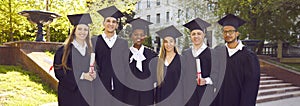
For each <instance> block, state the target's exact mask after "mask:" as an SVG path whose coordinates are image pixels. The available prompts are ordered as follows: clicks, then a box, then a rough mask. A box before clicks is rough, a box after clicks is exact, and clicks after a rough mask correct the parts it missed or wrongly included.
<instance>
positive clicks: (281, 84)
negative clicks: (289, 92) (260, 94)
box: [259, 83, 292, 90]
mask: <svg viewBox="0 0 300 106" xmlns="http://www.w3.org/2000/svg"><path fill="white" fill-rule="evenodd" d="M288 86H292V84H291V83H278V84H267V85H259V90H263V89H271V88H282V87H288Z"/></svg>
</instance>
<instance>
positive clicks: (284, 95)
mask: <svg viewBox="0 0 300 106" xmlns="http://www.w3.org/2000/svg"><path fill="white" fill-rule="evenodd" d="M298 96H300V91H292V92H287V93H280V94H273V95H264V96H258V97H257V99H256V103H262V102H269V101H275V100H279V99H285V98H291V97H298Z"/></svg>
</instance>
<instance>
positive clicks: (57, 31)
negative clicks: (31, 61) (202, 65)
mask: <svg viewBox="0 0 300 106" xmlns="http://www.w3.org/2000/svg"><path fill="white" fill-rule="evenodd" d="M136 1H137V0H101V1H99V0H49V4H48V9H49V10H48V11H51V12H55V13H58V14H60V15H61V17H60V18H58V19H54V20H53V22H52V23H51V24H50V25H49V26H50V40H51V41H53V42H63V41H64V40H65V39H66V38H67V37H68V34H69V33H70V29H72V27H73V26H72V25H71V24H70V23H69V20H68V18H67V15H69V14H79V13H86V12H89V13H91V14H92V20H93V24H92V25H91V34H92V35H96V34H99V33H101V26H102V21H103V18H102V16H100V15H99V14H98V13H97V10H100V9H102V8H105V7H107V6H110V5H116V7H117V8H119V9H120V10H121V11H122V12H125V13H126V15H127V16H131V15H133V14H132V11H133V10H134V7H135V6H134V5H135V3H136ZM45 8H46V3H45V2H44V0H1V1H0V14H2V15H0V20H1V21H0V25H1V26H2V28H1V30H0V44H2V43H5V42H9V41H18V40H26V41H34V39H35V36H36V31H37V27H36V24H33V23H30V22H29V21H28V20H27V19H26V17H24V16H21V15H19V14H18V13H19V12H21V11H23V10H45ZM124 23H125V22H124ZM102 29H103V28H102ZM45 32H46V28H45V27H44V34H45Z"/></svg>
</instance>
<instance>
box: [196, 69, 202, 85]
mask: <svg viewBox="0 0 300 106" xmlns="http://www.w3.org/2000/svg"><path fill="white" fill-rule="evenodd" d="M197 77H198V78H197V82H198V85H200V83H201V79H200V78H201V72H197Z"/></svg>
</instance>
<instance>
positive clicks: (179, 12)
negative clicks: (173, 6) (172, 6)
mask: <svg viewBox="0 0 300 106" xmlns="http://www.w3.org/2000/svg"><path fill="white" fill-rule="evenodd" d="M180 15H181V10H180V9H178V18H180Z"/></svg>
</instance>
